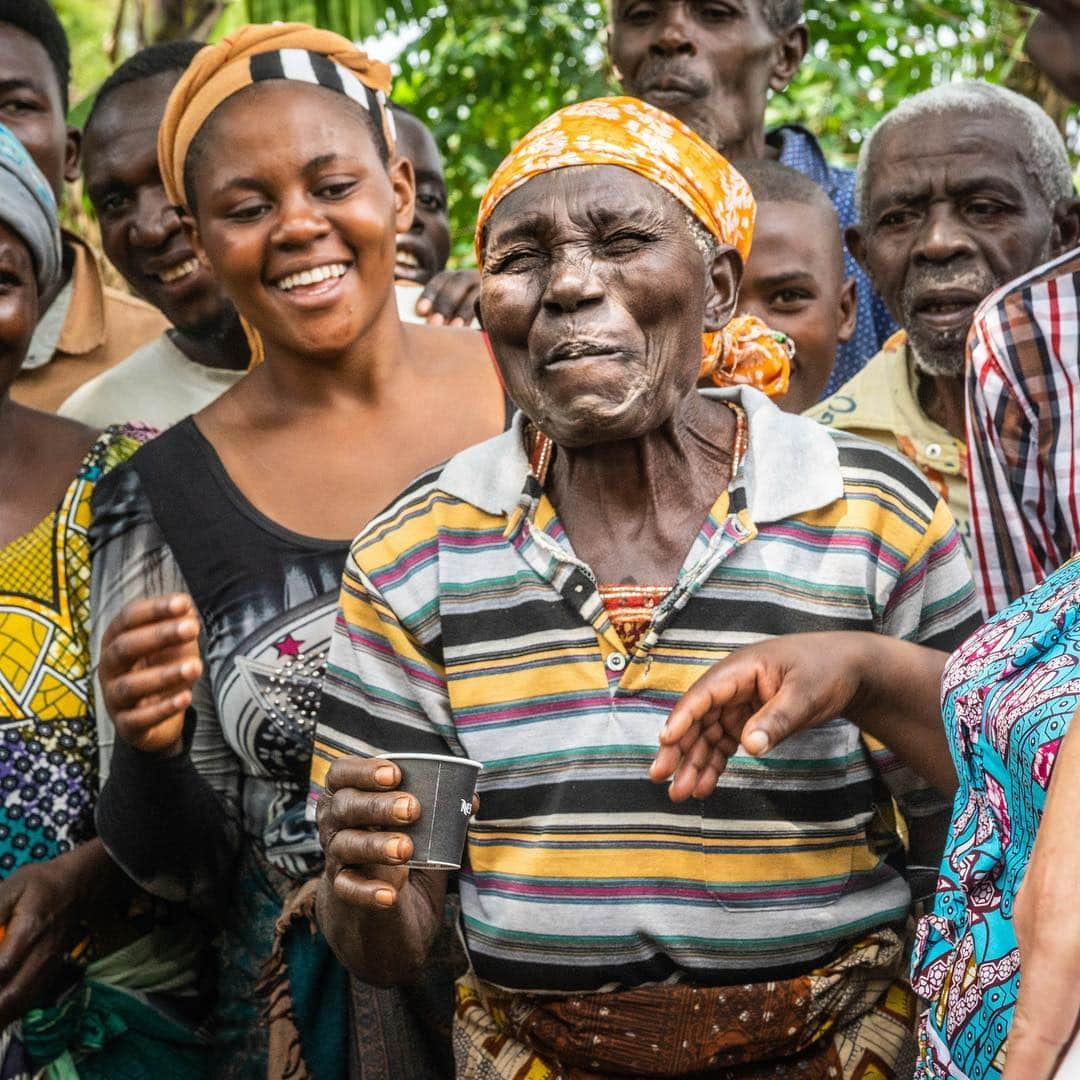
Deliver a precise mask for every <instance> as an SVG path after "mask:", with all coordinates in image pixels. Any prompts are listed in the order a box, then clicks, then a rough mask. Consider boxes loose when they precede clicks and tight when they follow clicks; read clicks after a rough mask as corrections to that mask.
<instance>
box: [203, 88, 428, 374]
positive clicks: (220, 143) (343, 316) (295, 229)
mask: <svg viewBox="0 0 1080 1080" xmlns="http://www.w3.org/2000/svg"><path fill="white" fill-rule="evenodd" d="M267 117H273V127H274V138H273V139H268V138H266V123H267V119H266V118H267ZM198 142H199V146H198V148H197V150H196V149H195V148H193V150H192V153H193V154H194V159H192V165H191V168H190V169H189V172H190V173H191V176H190V178H189V179H190V183H189V187H190V190H191V196H192V200H193V202H194V205H195V214H196V219H195V221H194V222H192V221H190V220H189V221H188V222H187V224H188V226H189V230H190V232H191V239H192V241H193V244H194V247H195V250H196V251H197V252H199V253H200V254H201V256H202V257H203V258H205V260H206V261H207V262H208V264H209V265H210V267H211V269H212V270H213V272H214V274H215V276H216V277H217V279H218V281H220V282H221V285H222V287H223V288H224V290H225V292H226V294H227V295H228V296H229V297H230V299H231V300H232V301H233V303H234V304H235V305H236V308H237V310H238V311H239V312H240V314H241V315H243V316H244V317H245V318H246V319H247V320H248V321H249V322H250V323H251V324H252V325H253V326H254V327H255V328H256V329H257V330H258V331H259V333H260V334H261V335H262V338H263V340H264V342H265V343H266V346H267V350H268V354H269V353H271V352H272V351H273V350H274V349H280V350H283V351H286V352H289V353H291V354H293V355H299V356H302V357H304V358H305V359H316V358H321V357H327V358H330V357H336V356H340V355H341V354H342V353H344V352H346V351H347V350H349V349H350V348H351V347H352V346H353V345H354V344H355V343H356V342H357V341H358V340H359V339H360V338H361V337H362V336H363V335H364V334H365V333H366V332H367V331H368V330H369V329H370V328H371V327H372V325H373V324H374V323H375V321H376V320H377V319H379V318H380V317H390V315H392V314H393V313H394V312H395V311H396V308H395V306H394V299H393V283H394V263H395V251H396V244H395V240H396V235H397V233H398V232H399V231H402V232H403V231H405V230H406V229H407V228H408V225H409V223H410V221H411V220H412V212H413V180H412V169H411V167H410V166H409V164H408V163H407V162H404V163H402V162H400V161H398V162H395V163H394V164H392V165H391V166H390V168H389V170H388V169H387V167H386V166H385V165H384V164H383V163H382V162H381V161H380V160H379V154H378V150H377V149H376V145H375V140H374V137H373V134H372V130H371V128H370V127H369V125H368V123H367V121H366V119H365V117H364V115H363V114H362V113H361V106H359V105H357V104H356V103H355V102H352V101H350V100H349V99H348V98H346V97H345V96H344V95H343V94H338V93H336V92H334V91H332V90H327V89H324V88H323V87H321V86H309V85H307V84H304V83H297V82H288V81H277V82H264V83H258V84H256V85H254V86H250V87H247V88H246V89H244V90H242V91H241V92H240V93H238V94H236V95H234V96H233V97H232V98H230V99H229V100H228V101H226V102H225V103H224V104H222V105H221V106H219V108H218V109H217V110H216V111H215V112H214V113H213V115H212V116H211V118H210V119H209V121H208V122H207V124H206V126H205V127H204V128H203V130H202V131H201V132H200V134H199V136H198ZM388 312H389V315H388ZM395 317H396V316H395Z"/></svg>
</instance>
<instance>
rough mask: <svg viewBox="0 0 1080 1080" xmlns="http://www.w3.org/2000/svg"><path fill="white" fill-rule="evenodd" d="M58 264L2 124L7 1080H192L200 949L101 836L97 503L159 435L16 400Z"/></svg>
mask: <svg viewBox="0 0 1080 1080" xmlns="http://www.w3.org/2000/svg"><path fill="white" fill-rule="evenodd" d="M60 263H61V249H60V229H59V224H58V222H57V212H56V204H55V202H54V201H53V195H52V191H51V190H50V188H49V186H48V184H47V183H46V181H45V178H44V177H43V176H42V174H41V173H40V172H39V171H38V169H37V167H36V166H35V165H34V163H33V161H32V160H31V159H30V157H29V155H28V154H27V152H26V150H25V149H24V148H23V146H22V144H21V143H20V142H19V141H18V140H17V139H16V138H15V136H14V135H12V134H11V132H10V131H8V129H7V128H5V127H0V789H2V791H3V807H2V809H0V930H2V933H0V1076H3V1077H4V1078H5V1080H11V1078H14V1077H20V1076H30V1075H33V1074H37V1072H38V1070H41V1069H44V1068H46V1067H50V1068H52V1069H54V1070H56V1072H57V1075H61V1074H62V1075H64V1076H68V1077H75V1076H120V1075H123V1076H127V1077H131V1078H133V1080H135V1078H148V1077H151V1076H169V1077H175V1078H180V1077H185V1076H197V1075H200V1074H201V1068H202V1058H203V1055H204V1047H203V1045H202V1043H201V1041H200V1040H199V1039H198V1038H197V1037H196V1036H195V1034H194V1033H193V1031H192V1030H191V1029H190V1027H189V1026H188V1025H186V1024H185V1023H183V1022H181V1021H180V1020H179V1018H178V1016H179V1014H178V1013H177V1012H175V1011H173V1008H174V1007H177V1006H180V1007H183V1006H185V1005H186V1006H187V1007H188V1009H189V1011H190V1012H191V1013H194V1012H195V1011H196V1010H195V1008H194V1006H195V1005H196V1004H197V998H196V996H195V993H194V991H195V985H196V976H197V971H196V970H195V968H196V967H197V960H198V944H199V936H198V934H197V933H195V932H194V931H193V929H192V928H191V927H187V928H186V929H185V928H184V927H183V925H182V924H181V923H179V922H177V921H175V920H173V919H172V917H171V915H170V914H169V913H167V912H166V911H164V910H161V909H156V908H155V907H154V905H150V904H145V903H139V904H137V905H132V904H131V902H132V900H133V898H134V893H135V890H134V889H133V888H132V887H131V886H130V884H129V883H128V882H127V881H126V879H125V878H124V876H123V874H122V873H121V872H120V871H119V870H118V868H117V867H116V866H115V865H114V864H113V863H112V861H111V860H110V859H109V857H108V855H107V854H106V853H105V849H104V848H103V847H102V844H101V842H100V840H98V839H97V838H96V836H95V830H94V803H95V800H96V798H97V779H98V770H97V738H96V734H95V731H94V718H93V709H92V704H91V696H90V641H89V625H88V623H89V593H90V544H89V541H88V538H87V524H88V520H89V516H90V500H91V498H92V496H93V493H94V491H95V489H96V487H97V485H98V484H99V482H100V481H101V480H102V478H103V477H104V476H105V474H106V473H107V472H108V471H109V470H110V469H112V468H113V467H114V466H116V465H118V464H119V463H121V462H123V461H124V460H125V459H127V458H129V457H130V456H131V455H132V454H133V453H134V452H135V451H136V450H137V449H138V448H139V446H140V444H141V443H142V442H144V441H145V440H146V438H147V437H148V435H149V434H150V432H149V431H147V430H146V429H141V428H134V427H124V428H120V427H116V428H109V429H108V430H106V431H103V432H98V431H93V430H91V429H90V428H87V427H84V426H83V425H82V424H76V423H73V422H72V421H70V420H63V419H60V418H59V417H56V416H51V415H49V414H47V413H43V412H38V411H37V410H35V409H29V408H25V407H23V406H21V405H18V404H16V403H15V402H13V401H12V400H10V398H9V396H8V391H9V389H10V388H11V385H12V383H13V382H14V380H15V377H16V375H17V374H18V372H19V367H20V365H21V364H22V362H23V359H24V358H25V356H26V352H27V349H28V347H29V344H30V338H31V335H32V334H33V331H34V326H35V324H36V323H37V319H38V315H39V308H38V301H39V297H40V296H41V295H42V294H45V293H47V292H49V290H50V289H52V288H53V287H54V286H55V284H56V282H57V281H58V280H59V276H60ZM106 1018H107V1019H106ZM13 1021H14V1023H13Z"/></svg>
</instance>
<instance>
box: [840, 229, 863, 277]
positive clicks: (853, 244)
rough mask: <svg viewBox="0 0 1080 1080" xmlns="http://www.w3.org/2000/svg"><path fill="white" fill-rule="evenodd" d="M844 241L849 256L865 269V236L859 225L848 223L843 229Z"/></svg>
mask: <svg viewBox="0 0 1080 1080" xmlns="http://www.w3.org/2000/svg"><path fill="white" fill-rule="evenodd" d="M844 243H846V244H847V249H848V251H850V252H851V257H852V258H853V259H854V260H855V261H856V262H857V263H858V264H859V265H860V266H861V267H862V268H863V269H864V270H865V269H866V237H865V235H864V234H863V230H862V226H861V225H849V226H848V227H847V228H846V229H845V230H844Z"/></svg>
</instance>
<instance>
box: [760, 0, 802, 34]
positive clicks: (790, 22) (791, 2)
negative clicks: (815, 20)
mask: <svg viewBox="0 0 1080 1080" xmlns="http://www.w3.org/2000/svg"><path fill="white" fill-rule="evenodd" d="M761 14H762V15H764V16H765V21H766V22H767V23H768V24H769V29H770V30H771V31H772V32H773V33H774V34H782V33H783V32H784V31H785V30H790V29H791V28H792V27H793V26H795V25H796V24H797V23H799V22H800V21H801V20H802V17H803V0H761Z"/></svg>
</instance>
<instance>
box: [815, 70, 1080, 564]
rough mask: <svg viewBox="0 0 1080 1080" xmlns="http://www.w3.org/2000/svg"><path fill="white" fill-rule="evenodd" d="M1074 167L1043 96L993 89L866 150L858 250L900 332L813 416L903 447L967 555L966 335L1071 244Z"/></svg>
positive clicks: (968, 89)
mask: <svg viewBox="0 0 1080 1080" xmlns="http://www.w3.org/2000/svg"><path fill="white" fill-rule="evenodd" d="M1071 194H1072V175H1071V167H1070V165H1069V156H1068V153H1067V151H1066V149H1065V143H1064V140H1063V139H1062V137H1061V135H1060V133H1059V132H1058V130H1057V128H1056V127H1055V126H1054V123H1053V121H1052V120H1051V119H1050V118H1049V117H1048V116H1047V115H1046V113H1044V112H1043V111H1042V110H1041V109H1040V108H1039V107H1038V106H1037V105H1036V104H1035V103H1034V102H1032V101H1029V100H1028V99H1027V98H1025V97H1021V96H1020V95H1019V94H1014V93H1013V92H1012V91H1011V90H1006V89H1004V88H1003V87H1000V86H990V85H988V84H986V83H979V82H968V83H948V84H945V85H943V86H938V87H935V88H934V89H932V90H927V91H924V92H923V93H921V94H916V95H915V96H914V97H911V98H908V99H907V100H906V101H905V102H903V104H901V105H899V106H898V107H897V108H896V109H894V110H893V111H892V112H891V113H889V114H888V115H887V116H886V117H885V118H884V119H883V120H882V121H881V122H880V123H879V124H878V126H877V127H876V128H875V129H874V131H873V132H872V133H871V135H870V137H869V138H868V139H867V140H866V142H865V143H864V144H863V150H862V153H861V155H860V158H859V172H858V197H859V210H860V218H861V220H862V224H861V225H860V226H858V227H853V228H851V229H849V230H848V234H847V238H848V247H849V248H850V249H851V251H852V252H853V253H854V254H855V257H856V258H857V259H858V260H859V262H860V263H861V264H862V265H863V267H864V268H865V269H866V271H867V273H868V274H869V276H870V279H871V280H872V281H873V283H874V285H875V286H876V287H877V290H878V292H879V293H880V294H881V295H882V296H883V297H884V298H885V300H886V302H887V303H888V305H889V309H890V311H892V313H893V315H894V317H895V318H896V320H897V321H898V322H899V323H900V325H901V326H902V327H903V331H904V332H903V334H898V335H897V337H896V338H894V339H893V340H892V341H891V342H890V343H888V344H887V345H886V346H885V348H884V349H882V351H881V352H880V353H878V355H877V356H875V357H874V359H873V360H871V361H870V363H869V364H867V365H866V367H865V368H863V370H862V371H861V372H859V374H858V375H856V376H855V378H853V379H852V380H850V381H849V382H848V383H847V384H846V385H845V386H843V387H841V388H840V390H839V391H837V393H836V394H834V395H833V396H832V397H831V398H829V399H828V400H827V401H825V402H823V403H822V404H821V405H820V406H817V407H816V408H815V409H812V410H811V411H810V415H812V416H815V417H816V418H817V419H819V420H820V421H821V422H822V423H825V424H828V425H830V426H832V427H836V428H840V429H842V430H844V431H850V432H853V433H854V434H857V435H863V436H865V437H867V438H870V439H873V440H875V441H876V442H880V443H883V444H884V445H887V446H892V447H894V448H896V449H898V450H899V451H900V452H901V453H903V454H904V455H905V456H906V457H908V458H910V459H911V460H912V461H913V462H914V463H915V464H916V465H917V466H918V467H919V468H920V469H921V470H922V471H923V473H924V474H925V475H926V476H927V478H928V479H929V480H930V481H931V483H933V484H935V486H936V487H937V488H938V490H939V492H940V493H941V494H942V496H943V497H944V498H945V500H946V502H947V503H948V505H949V509H950V510H951V511H952V514H953V517H954V518H955V519H956V524H957V528H958V530H959V532H960V536H961V538H962V539H963V540H964V542H965V545H966V546H967V549H968V555H969V558H970V556H971V520H970V502H969V498H968V485H967V451H966V446H965V435H966V432H965V427H966V425H965V418H964V374H965V358H966V342H967V336H968V331H969V330H970V329H971V324H972V320H973V318H974V316H975V311H976V309H977V308H978V307H979V305H980V304H981V303H982V301H983V300H984V299H985V298H986V297H987V296H988V295H989V294H990V293H992V292H993V291H994V290H995V289H996V288H998V287H999V286H1001V285H1002V284H1004V283H1005V282H1007V281H1011V280H1012V279H1013V278H1015V277H1016V276H1017V275H1018V274H1023V273H1025V272H1027V271H1028V270H1030V269H1031V268H1032V267H1034V266H1037V265H1039V263H1041V262H1043V261H1044V260H1045V259H1046V258H1047V257H1048V256H1049V255H1051V254H1052V253H1053V252H1054V251H1055V250H1056V249H1058V248H1059V247H1060V245H1061V243H1062V239H1063V233H1062V230H1061V227H1060V224H1059V221H1060V219H1056V218H1055V214H1056V213H1062V212H1066V215H1065V217H1066V220H1068V221H1069V222H1070V223H1071V224H1070V229H1072V228H1074V227H1075V225H1076V223H1077V214H1076V212H1075V210H1076V208H1075V207H1073V208H1072V212H1071V213H1068V211H1069V208H1070V205H1071V204H1070V196H1071Z"/></svg>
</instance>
